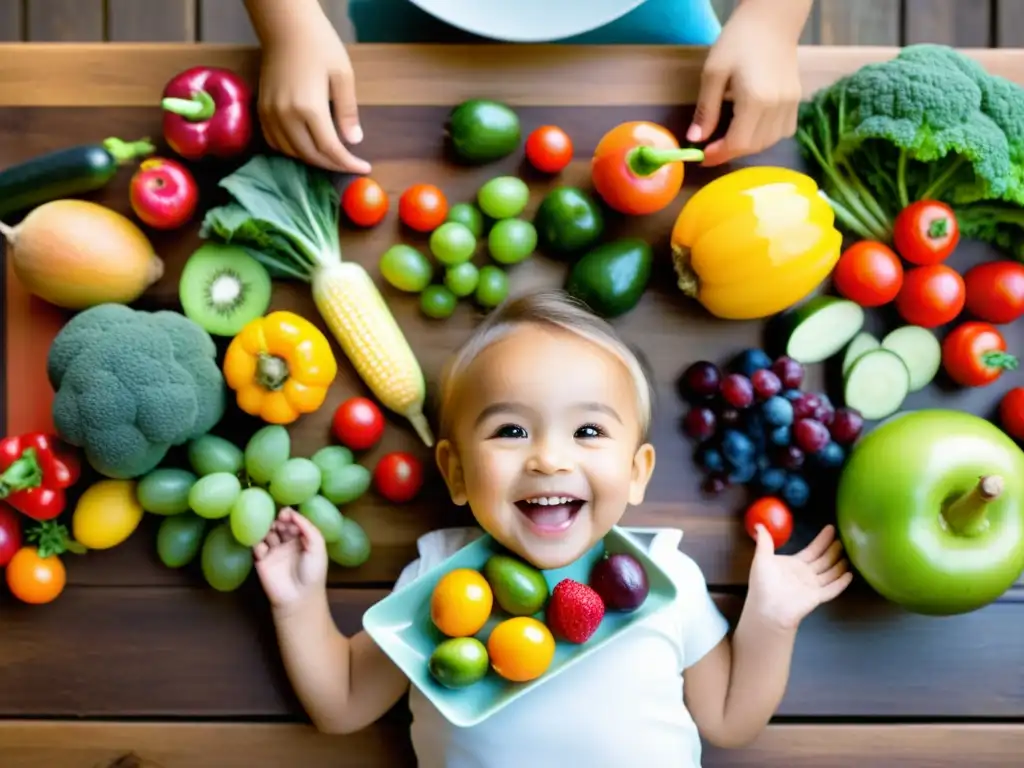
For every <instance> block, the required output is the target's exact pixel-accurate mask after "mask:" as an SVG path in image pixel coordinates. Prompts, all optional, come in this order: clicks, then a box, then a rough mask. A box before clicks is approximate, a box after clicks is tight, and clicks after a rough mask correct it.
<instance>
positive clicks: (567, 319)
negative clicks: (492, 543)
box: [439, 290, 654, 440]
mask: <svg viewBox="0 0 1024 768" xmlns="http://www.w3.org/2000/svg"><path fill="white" fill-rule="evenodd" d="M526 324H535V325H547V326H552V327H555V328H559V329H561V330H564V331H568V332H569V333H573V334H575V335H577V336H579V337H581V338H583V339H586V340H587V341H589V342H591V343H593V344H596V345H598V346H599V347H601V348H602V349H604V350H605V351H607V352H609V353H611V354H612V355H614V356H615V357H616V358H618V359H619V360H620V361H621V362H622V364H623V365H624V366H626V370H627V371H628V372H629V376H630V378H631V379H632V380H633V387H634V389H635V390H636V406H637V413H638V414H639V416H640V433H641V438H642V440H646V439H647V436H648V432H649V430H650V426H651V418H652V413H653V409H654V405H653V401H654V389H653V387H652V386H651V380H650V376H649V375H648V372H647V366H646V365H645V363H644V361H643V360H642V357H641V355H640V354H639V353H638V352H637V351H635V350H634V349H632V348H631V347H630V346H629V345H628V344H627V343H626V342H625V341H623V340H622V338H621V337H620V336H619V334H618V333H617V332H616V331H615V328H614V327H612V325H611V323H609V322H608V321H606V320H604V319H603V318H601V317H599V316H597V315H595V314H594V313H593V312H591V311H590V309H588V308H587V306H586V305H584V304H583V303H582V302H579V301H577V300H576V299H574V298H573V297H571V296H570V295H569V294H567V293H566V292H565V291H560V290H546V291H536V292H533V293H529V294H526V295H523V296H519V297H515V298H511V299H508V300H506V301H505V302H504V303H503V304H501V305H500V306H499V307H497V308H495V309H494V310H492V311H491V313H490V314H488V315H487V317H486V318H484V320H483V321H482V322H481V323H480V325H478V326H477V327H476V328H475V329H474V331H473V333H472V334H471V335H470V337H469V338H468V339H467V340H466V341H465V342H463V344H462V346H461V347H459V349H458V350H456V352H455V354H454V355H453V356H452V357H451V358H450V359H449V361H448V364H447V365H446V366H445V370H444V373H443V374H442V377H441V387H440V419H439V421H440V434H439V437H440V438H445V437H449V436H450V435H451V418H452V410H453V409H452V407H451V400H452V397H453V396H454V393H455V389H456V385H457V384H458V382H459V377H460V376H461V375H462V374H463V372H465V370H466V369H467V368H468V367H469V365H470V363H472V362H473V360H475V359H476V357H477V356H478V355H479V354H480V353H481V352H483V351H484V350H485V349H486V348H487V347H489V346H490V345H491V344H493V343H494V342H496V341H498V340H499V339H501V338H503V337H504V336H506V335H507V334H509V333H510V332H512V331H514V330H515V329H516V328H518V327H520V326H522V325H526Z"/></svg>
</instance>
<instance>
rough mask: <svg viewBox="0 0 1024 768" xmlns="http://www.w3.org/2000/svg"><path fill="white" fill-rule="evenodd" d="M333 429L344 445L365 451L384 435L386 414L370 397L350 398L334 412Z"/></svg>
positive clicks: (354, 449)
mask: <svg viewBox="0 0 1024 768" xmlns="http://www.w3.org/2000/svg"><path fill="white" fill-rule="evenodd" d="M331 428H332V430H333V431H334V436H335V437H336V438H338V441H339V442H340V443H341V444H342V445H345V446H347V447H349V448H351V449H352V450H353V451H364V450H366V449H367V448H372V447H373V446H374V445H376V444H377V441H378V440H380V437H381V435H383V434H384V414H382V413H381V412H380V408H378V407H377V404H376V403H375V402H373V400H370V399H369V398H368V397H350V398H349V399H348V400H346V401H345V402H343V403H342V404H341V405H339V406H338V409H337V410H336V411H335V412H334V419H333V420H332V422H331Z"/></svg>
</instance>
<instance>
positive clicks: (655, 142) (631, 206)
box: [591, 121, 704, 216]
mask: <svg viewBox="0 0 1024 768" xmlns="http://www.w3.org/2000/svg"><path fill="white" fill-rule="evenodd" d="M703 159H704V153H703V152H702V151H701V150H699V149H681V148H680V147H679V142H678V141H676V137H675V136H673V135H672V133H671V132H670V131H669V130H667V129H666V128H664V127H662V126H660V125H657V124H655V123H650V122H644V121H633V122H628V123H622V124H621V125H617V126H616V127H615V128H612V129H611V130H610V131H608V133H606V134H605V135H604V136H603V137H602V138H601V141H599V142H598V144H597V147H596V148H595V149H594V156H593V158H592V159H591V179H592V181H593V183H594V189H595V190H596V191H597V193H598V194H599V195H600V196H601V198H602V199H603V200H604V201H605V203H607V204H608V206H609V207H610V208H613V209H614V210H616V211H618V212H620V213H625V214H628V215H631V216H641V215H645V214H649V213H656V212H658V211H660V210H662V209H663V208H665V207H666V206H667V205H668V204H669V203H671V202H672V201H673V200H674V199H675V197H676V195H678V194H679V190H680V189H682V186H683V163H684V162H686V161H694V162H700V161H701V160H703Z"/></svg>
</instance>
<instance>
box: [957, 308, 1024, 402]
mask: <svg viewBox="0 0 1024 768" xmlns="http://www.w3.org/2000/svg"><path fill="white" fill-rule="evenodd" d="M942 364H943V366H944V367H945V369H946V373H948V374H949V377H950V378H951V379H953V381H955V382H956V383H957V384H959V385H961V386H963V387H983V386H985V385H987V384H991V383H992V382H993V381H995V380H996V379H998V378H999V377H1000V376H1001V375H1002V374H1003V371H1005V370H1014V369H1016V368H1017V358H1016V357H1014V356H1013V355H1009V354H1007V353H1006V339H1004V338H1003V335H1002V334H1001V333H1000V332H999V329H998V328H996V327H995V326H994V325H990V324H989V323H981V322H970V323H964V324H963V325H960V326H958V327H957V328H955V329H953V330H952V331H950V332H949V334H948V335H947V336H946V338H945V339H943V340H942Z"/></svg>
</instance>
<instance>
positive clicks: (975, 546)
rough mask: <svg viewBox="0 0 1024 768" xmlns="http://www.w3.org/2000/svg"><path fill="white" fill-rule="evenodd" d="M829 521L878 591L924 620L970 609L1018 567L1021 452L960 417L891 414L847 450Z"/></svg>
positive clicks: (990, 428) (934, 412) (1023, 560)
mask: <svg viewBox="0 0 1024 768" xmlns="http://www.w3.org/2000/svg"><path fill="white" fill-rule="evenodd" d="M836 515H837V527H838V530H839V535H840V537H841V538H842V541H843V546H844V547H845V548H846V551H847V553H848V556H849V558H850V562H851V563H852V564H853V566H854V567H855V568H856V570H857V571H858V572H859V573H860V575H861V576H863V578H864V579H865V580H866V581H867V582H868V583H869V584H870V585H871V587H872V588H873V589H874V590H875V591H877V592H878V593H879V594H880V595H882V596H883V597H885V598H887V599H888V600H891V601H892V602H894V603H897V604H899V605H901V606H903V607H904V608H906V609H907V610H909V611H912V612H914V613H921V614H926V615H933V616H944V615H952V614H958V613H967V612H969V611H973V610H976V609H978V608H981V607H982V606H984V605H987V604H988V603H991V602H992V601H993V600H995V599H996V598H998V597H999V596H1000V595H1002V594H1003V593H1004V592H1005V591H1006V590H1007V589H1008V588H1009V587H1010V586H1011V585H1012V584H1013V583H1014V582H1015V581H1017V579H1018V578H1020V575H1021V572H1022V571H1024V451H1022V450H1021V449H1020V447H1019V446H1018V445H1017V444H1016V443H1015V442H1014V441H1013V440H1012V439H1011V438H1010V437H1008V436H1007V435H1006V434H1005V433H1004V432H1002V430H1000V429H999V428H998V427H996V426H995V425H994V424H992V423H991V422H989V421H986V420H985V419H983V418H980V417H978V416H974V415H972V414H969V413H962V412H960V411H951V410H942V409H931V410H922V411H911V412H906V413H901V414H897V415H896V416H894V417H892V418H891V419H888V420H887V421H885V422H883V423H881V424H879V425H878V426H877V427H876V428H875V429H874V430H873V431H871V432H870V433H868V434H867V435H866V436H865V437H864V438H863V439H862V440H861V441H860V442H859V443H858V444H857V445H856V447H855V448H854V449H853V451H852V452H851V454H850V458H849V461H848V462H847V464H846V466H845V467H844V468H843V472H842V475H841V477H840V481H839V489H838V494H837V499H836Z"/></svg>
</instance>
